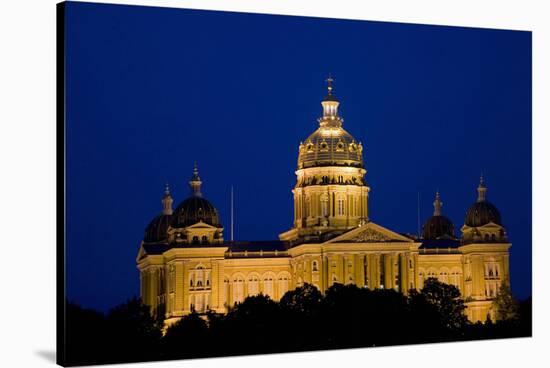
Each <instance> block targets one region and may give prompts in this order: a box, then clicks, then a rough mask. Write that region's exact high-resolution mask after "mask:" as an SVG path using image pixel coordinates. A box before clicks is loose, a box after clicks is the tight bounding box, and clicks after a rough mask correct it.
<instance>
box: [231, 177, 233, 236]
mask: <svg viewBox="0 0 550 368" xmlns="http://www.w3.org/2000/svg"><path fill="white" fill-rule="evenodd" d="M231 241H233V185H232V186H231Z"/></svg>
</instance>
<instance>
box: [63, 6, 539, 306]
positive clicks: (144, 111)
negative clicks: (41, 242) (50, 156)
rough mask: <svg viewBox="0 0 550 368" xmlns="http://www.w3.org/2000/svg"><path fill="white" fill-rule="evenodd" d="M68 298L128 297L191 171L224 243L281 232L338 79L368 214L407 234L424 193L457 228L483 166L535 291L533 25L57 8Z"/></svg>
mask: <svg viewBox="0 0 550 368" xmlns="http://www.w3.org/2000/svg"><path fill="white" fill-rule="evenodd" d="M66 14H67V20H66V21H67V44H66V45H67V53H66V57H67V61H66V65H67V68H66V72H67V90H66V92H67V226H68V236H67V292H68V297H69V298H70V299H71V300H74V301H76V302H78V303H81V304H83V305H85V306H88V307H94V308H99V309H102V310H106V309H108V308H109V307H111V306H113V305H115V304H117V303H120V302H122V301H124V300H125V299H126V298H128V297H130V296H132V295H137V294H139V276H138V273H137V270H136V266H135V258H136V255H137V251H138V247H139V244H140V241H141V238H142V236H143V230H144V228H145V226H146V225H147V224H148V222H149V221H150V220H151V219H152V218H153V217H154V216H155V215H157V214H158V213H159V212H160V210H161V203H160V199H161V196H162V192H163V187H164V183H165V182H168V183H170V185H171V187H172V192H173V196H174V197H175V205H176V204H177V203H179V202H180V201H182V200H183V199H184V198H185V197H186V196H187V195H188V193H189V189H188V187H187V181H188V179H189V177H190V175H191V171H192V167H193V162H194V161H195V160H197V161H198V163H199V169H200V174H201V178H202V180H203V182H204V184H203V193H204V194H205V196H206V198H208V199H209V200H210V201H211V202H212V203H213V204H214V205H215V206H216V207H217V208H218V210H219V211H220V214H221V216H222V222H223V223H224V225H225V228H226V231H225V235H226V238H229V203H230V197H229V193H230V186H231V185H233V186H234V187H235V200H236V226H235V233H236V239H238V240H260V239H263V240H268V239H276V238H277V235H278V233H280V232H282V231H284V230H287V229H288V228H289V227H290V226H291V224H292V220H293V219H292V216H293V209H292V206H293V205H292V195H291V189H292V187H293V185H294V183H295V175H294V170H295V167H296V159H297V153H298V144H299V143H300V141H301V140H304V139H305V138H306V137H307V136H308V135H309V134H310V133H311V132H312V131H314V130H315V129H316V127H317V122H316V118H317V117H319V115H320V114H321V106H320V101H321V99H322V98H323V96H324V95H325V93H326V87H325V84H324V79H325V78H326V76H327V74H328V73H329V72H330V73H332V75H333V76H334V77H335V79H336V82H335V94H336V95H337V96H338V97H339V99H340V101H341V105H340V106H341V108H340V112H341V115H342V116H343V118H344V128H345V129H346V130H348V131H349V132H350V133H351V134H352V135H354V136H355V138H356V139H357V140H360V141H362V142H363V145H364V147H365V150H364V160H365V165H366V168H367V177H366V178H367V181H368V183H369V184H370V186H371V196H370V201H369V210H370V217H371V220H373V221H374V222H376V223H378V224H380V225H382V226H385V227H388V228H390V229H392V230H395V231H398V232H412V233H414V232H416V229H417V193H418V192H420V196H421V217H422V222H424V221H425V220H426V219H427V218H428V217H429V216H430V215H431V213H432V211H433V207H432V201H433V197H434V192H435V190H436V189H439V190H440V191H441V195H442V199H443V202H444V207H443V211H444V213H445V214H446V215H447V216H448V217H450V218H451V219H452V220H453V222H454V223H455V227H456V228H457V230H458V229H459V228H460V227H461V226H462V224H463V222H464V214H465V212H466V210H467V208H468V207H469V206H470V205H471V204H472V203H473V202H474V201H475V199H476V186H477V184H478V180H479V175H480V172H481V171H483V173H484V175H485V178H486V184H487V186H488V188H489V190H488V198H489V200H491V201H492V202H493V203H494V204H495V205H496V206H497V207H498V208H499V209H500V211H501V214H502V218H503V221H504V224H505V226H506V227H507V229H508V234H509V236H510V239H511V242H512V243H513V246H512V248H511V255H512V256H511V278H512V288H513V291H514V293H515V294H516V296H517V297H519V298H525V297H527V296H529V295H531V255H532V254H531V173H532V172H531V33H529V32H519V31H502V30H486V29H473V28H458V27H442V26H423V25H407V24H398V23H383V22H367V21H346V20H333V19H319V18H307V17H287V16H270V15H253V14H240V13H227V12H226V13H223V12H206V11H190V10H182V9H167V8H153V7H138V6H118V5H100V4H86V3H68V4H67V13H66Z"/></svg>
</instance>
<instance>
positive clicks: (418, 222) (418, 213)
mask: <svg viewBox="0 0 550 368" xmlns="http://www.w3.org/2000/svg"><path fill="white" fill-rule="evenodd" d="M417 226H418V227H417V231H418V238H420V192H418V201H417Z"/></svg>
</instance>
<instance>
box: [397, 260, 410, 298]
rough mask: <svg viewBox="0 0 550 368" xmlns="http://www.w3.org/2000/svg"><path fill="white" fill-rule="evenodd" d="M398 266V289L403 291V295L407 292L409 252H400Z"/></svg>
mask: <svg viewBox="0 0 550 368" xmlns="http://www.w3.org/2000/svg"><path fill="white" fill-rule="evenodd" d="M400 260H401V262H400V266H401V269H400V270H399V274H400V275H401V286H400V290H401V292H402V293H403V295H407V294H408V293H409V277H408V275H409V254H408V253H401V258H400Z"/></svg>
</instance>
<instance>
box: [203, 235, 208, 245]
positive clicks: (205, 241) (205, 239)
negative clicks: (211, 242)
mask: <svg viewBox="0 0 550 368" xmlns="http://www.w3.org/2000/svg"><path fill="white" fill-rule="evenodd" d="M202 244H208V237H207V236H206V235H203V236H202Z"/></svg>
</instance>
